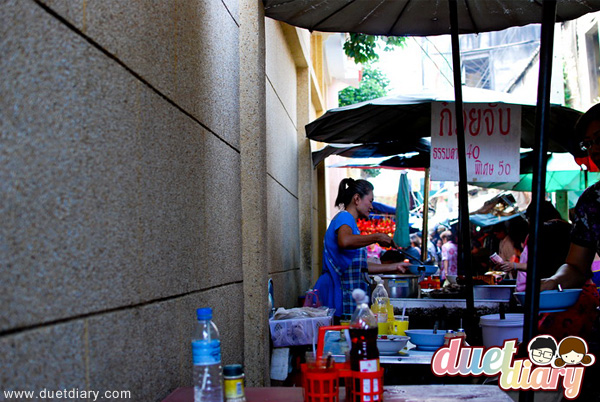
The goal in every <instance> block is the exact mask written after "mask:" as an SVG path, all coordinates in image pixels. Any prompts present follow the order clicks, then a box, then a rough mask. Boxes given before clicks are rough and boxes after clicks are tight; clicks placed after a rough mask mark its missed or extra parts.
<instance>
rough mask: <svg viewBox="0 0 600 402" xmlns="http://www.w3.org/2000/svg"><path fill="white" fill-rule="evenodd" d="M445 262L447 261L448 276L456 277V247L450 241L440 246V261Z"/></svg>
mask: <svg viewBox="0 0 600 402" xmlns="http://www.w3.org/2000/svg"><path fill="white" fill-rule="evenodd" d="M446 260H447V261H448V275H456V273H457V272H458V246H457V245H456V244H454V243H452V242H451V241H449V242H447V243H445V244H444V245H443V246H442V261H446ZM442 266H443V265H442Z"/></svg>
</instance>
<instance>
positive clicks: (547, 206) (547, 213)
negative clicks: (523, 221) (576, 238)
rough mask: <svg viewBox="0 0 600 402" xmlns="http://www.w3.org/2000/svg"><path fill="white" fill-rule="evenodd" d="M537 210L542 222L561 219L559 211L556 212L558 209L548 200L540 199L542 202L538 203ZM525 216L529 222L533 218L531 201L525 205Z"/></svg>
mask: <svg viewBox="0 0 600 402" xmlns="http://www.w3.org/2000/svg"><path fill="white" fill-rule="evenodd" d="M539 212H540V221H542V222H548V221H550V220H552V219H562V216H560V212H558V210H557V209H556V208H554V205H552V203H551V202H550V201H548V200H544V201H542V203H541V204H540V211H539ZM525 216H527V220H528V221H529V222H531V220H532V219H533V203H531V204H529V206H528V207H527V211H525Z"/></svg>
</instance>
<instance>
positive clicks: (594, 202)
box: [540, 104, 600, 376]
mask: <svg viewBox="0 0 600 402" xmlns="http://www.w3.org/2000/svg"><path fill="white" fill-rule="evenodd" d="M575 136H576V138H578V139H581V147H582V149H583V150H586V151H587V152H588V156H589V157H590V159H591V160H592V161H593V162H594V163H595V164H596V165H597V166H600V165H598V164H600V104H597V105H594V106H592V107H591V108H590V109H589V110H588V111H587V112H586V113H584V114H583V116H581V117H580V118H579V120H578V121H577V124H576V125H575ZM542 245H543V244H542ZM543 247H544V250H546V247H545V245H543ZM598 253H600V182H598V183H595V184H593V185H591V186H590V187H588V188H587V189H586V190H585V191H584V192H583V194H582V195H581V196H580V197H579V200H577V204H576V205H575V215H574V218H573V229H572V231H571V239H570V247H569V251H568V254H567V256H566V258H565V259H564V261H565V262H564V264H562V265H561V266H560V267H559V268H558V269H557V270H556V272H555V273H554V274H553V275H551V276H549V277H543V279H542V280H541V285H540V289H541V291H544V290H552V289H557V288H558V285H561V287H562V288H563V289H572V288H581V289H582V293H581V295H580V297H579V299H578V300H577V303H576V304H575V305H574V306H572V307H571V308H570V309H569V310H567V311H566V312H564V313H557V314H568V313H570V315H567V316H564V315H563V316H560V317H557V318H555V320H554V321H555V322H554V323H553V325H554V327H563V331H562V333H561V334H564V333H565V330H564V327H567V332H568V333H569V335H578V336H581V337H582V338H584V339H586V338H587V339H586V340H588V341H590V340H591V341H592V343H591V347H592V346H593V347H594V348H595V349H596V350H599V349H600V348H599V346H600V345H599V344H598V338H599V337H598V334H596V336H592V335H590V334H589V333H585V332H586V330H589V331H590V332H591V331H592V330H594V328H586V327H581V326H579V327H578V326H572V325H571V324H572V323H573V320H572V319H573V316H575V315H579V316H581V315H584V319H585V321H586V322H588V323H589V324H590V327H591V324H592V322H594V321H596V324H598V322H597V318H598V310H597V307H598V305H599V303H600V300H599V299H600V298H599V296H598V289H597V288H596V285H595V284H594V282H593V281H592V280H591V279H590V278H591V277H592V263H593V261H594V257H595V256H596V255H597V254H598ZM575 331H577V332H578V333H577V334H571V332H575ZM586 374H587V373H586ZM588 376H589V375H588Z"/></svg>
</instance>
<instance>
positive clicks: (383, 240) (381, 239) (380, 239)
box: [373, 233, 394, 247]
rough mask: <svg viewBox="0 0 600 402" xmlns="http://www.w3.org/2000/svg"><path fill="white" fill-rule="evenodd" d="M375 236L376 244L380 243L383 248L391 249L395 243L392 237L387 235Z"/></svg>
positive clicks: (379, 234) (377, 234)
mask: <svg viewBox="0 0 600 402" xmlns="http://www.w3.org/2000/svg"><path fill="white" fill-rule="evenodd" d="M373 234H374V235H376V240H375V242H377V243H379V245H380V246H382V247H389V246H391V245H392V243H393V242H394V239H392V238H391V237H390V236H388V235H386V234H385V233H373Z"/></svg>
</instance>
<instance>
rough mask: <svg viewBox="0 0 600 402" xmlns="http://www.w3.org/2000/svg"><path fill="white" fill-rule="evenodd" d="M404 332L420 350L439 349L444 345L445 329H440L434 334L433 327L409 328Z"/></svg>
mask: <svg viewBox="0 0 600 402" xmlns="http://www.w3.org/2000/svg"><path fill="white" fill-rule="evenodd" d="M404 333H405V334H406V335H408V336H410V341H411V342H412V343H414V344H415V345H417V349H420V350H438V349H439V348H440V347H441V346H443V345H444V334H445V331H443V330H438V331H437V334H434V333H433V329H407V330H406V331H404Z"/></svg>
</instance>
